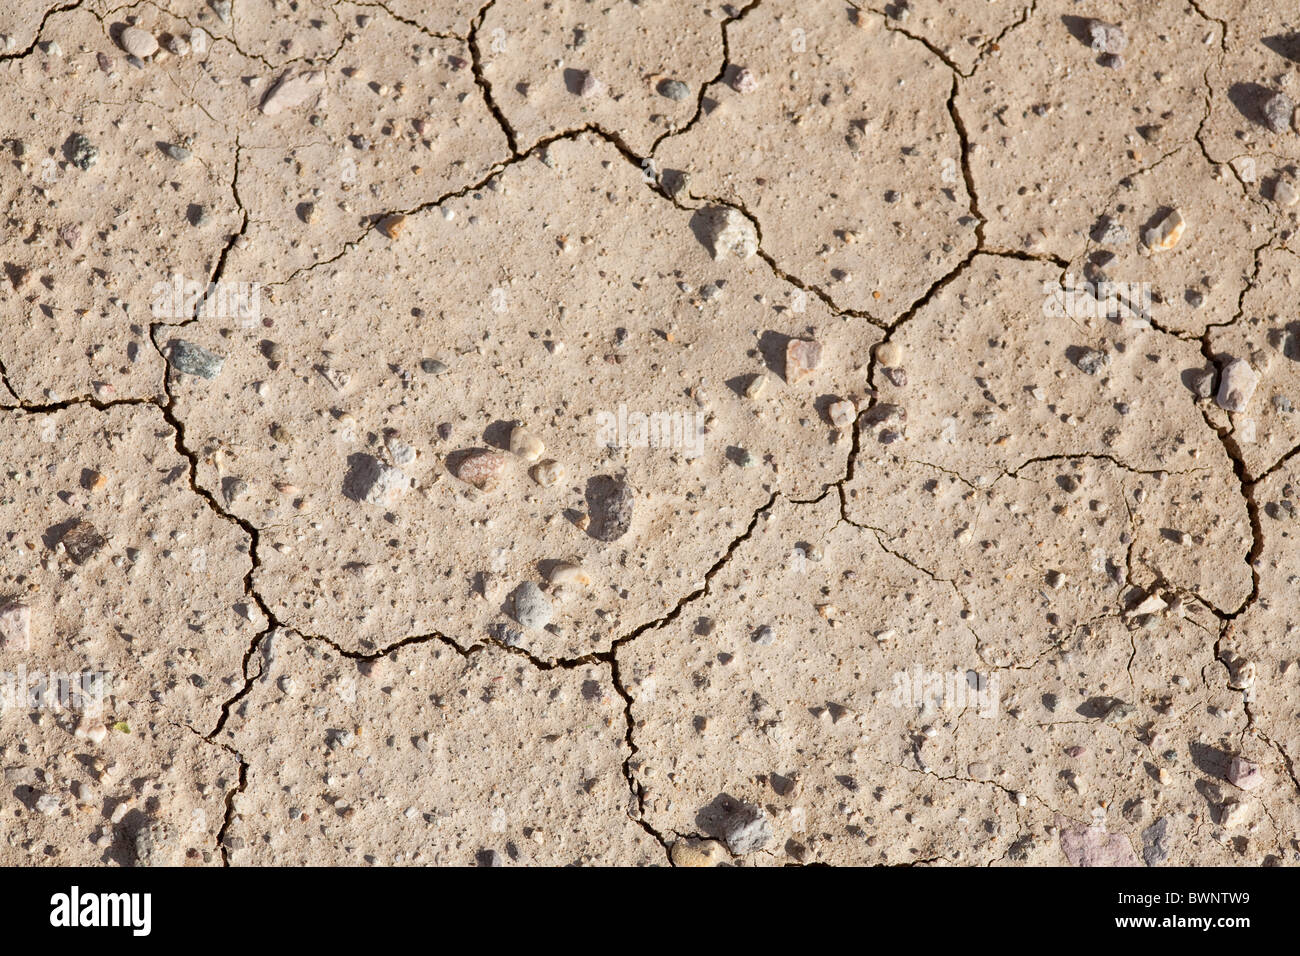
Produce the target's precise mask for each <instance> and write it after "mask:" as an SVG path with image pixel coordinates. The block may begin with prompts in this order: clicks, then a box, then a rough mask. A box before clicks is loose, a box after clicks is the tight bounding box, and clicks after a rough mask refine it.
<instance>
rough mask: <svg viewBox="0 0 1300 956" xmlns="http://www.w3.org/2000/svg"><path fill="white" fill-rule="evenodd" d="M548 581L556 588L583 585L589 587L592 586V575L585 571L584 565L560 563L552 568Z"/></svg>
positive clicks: (567, 562)
mask: <svg viewBox="0 0 1300 956" xmlns="http://www.w3.org/2000/svg"><path fill="white" fill-rule="evenodd" d="M548 580H549V581H550V582H551V585H552V586H554V587H572V586H576V585H581V586H582V587H589V586H590V585H591V575H589V574H588V573H587V572H586V571H585V570H583V567H582V565H580V564H573V563H571V562H569V561H558V562H556V564H555V566H554V567H553V568H551V573H550V575H549V576H548Z"/></svg>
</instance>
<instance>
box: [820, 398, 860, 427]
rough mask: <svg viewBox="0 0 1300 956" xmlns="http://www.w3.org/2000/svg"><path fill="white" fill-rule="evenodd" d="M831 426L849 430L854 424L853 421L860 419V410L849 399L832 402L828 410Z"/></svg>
mask: <svg viewBox="0 0 1300 956" xmlns="http://www.w3.org/2000/svg"><path fill="white" fill-rule="evenodd" d="M827 414H828V415H829V417H830V420H831V424H832V425H834V426H835V427H836V428H847V427H848V426H849V425H852V424H853V420H854V419H855V418H857V417H858V408H857V406H856V405H854V404H853V403H852V402H851V401H848V400H847V399H845V400H842V401H838V402H831V404H830V407H829V408H828V409H827Z"/></svg>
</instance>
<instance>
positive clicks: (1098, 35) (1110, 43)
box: [1088, 20, 1128, 54]
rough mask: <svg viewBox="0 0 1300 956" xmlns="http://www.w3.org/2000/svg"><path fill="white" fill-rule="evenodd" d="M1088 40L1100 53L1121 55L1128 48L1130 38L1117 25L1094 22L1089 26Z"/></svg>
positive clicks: (1100, 21)
mask: <svg viewBox="0 0 1300 956" xmlns="http://www.w3.org/2000/svg"><path fill="white" fill-rule="evenodd" d="M1088 39H1089V40H1090V41H1091V43H1092V48H1093V49H1094V50H1096V51H1097V52H1098V53H1110V54H1119V53H1123V52H1124V50H1125V48H1127V47H1128V37H1127V36H1126V35H1125V33H1124V30H1123V28H1122V27H1120V26H1119V25H1117V24H1114V23H1106V22H1104V21H1102V20H1092V21H1091V22H1089V24H1088Z"/></svg>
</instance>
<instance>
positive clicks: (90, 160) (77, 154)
mask: <svg viewBox="0 0 1300 956" xmlns="http://www.w3.org/2000/svg"><path fill="white" fill-rule="evenodd" d="M68 145H69V148H70V150H71V156H72V165H73V166H76V167H77V168H78V169H82V170H86V169H89V168H90V167H91V166H94V165H95V164H96V163H97V162H99V150H98V149H97V148H96V147H95V146H94V145H93V144H91V142H90V140H88V139H86V137H85V136H84V135H82V134H81V133H77V134H76V135H75V136H73V137H72V142H71V143H69V144H68Z"/></svg>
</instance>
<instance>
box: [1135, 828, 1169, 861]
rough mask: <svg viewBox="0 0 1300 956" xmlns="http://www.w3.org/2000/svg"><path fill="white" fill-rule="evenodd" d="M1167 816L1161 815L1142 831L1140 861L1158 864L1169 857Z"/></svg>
mask: <svg viewBox="0 0 1300 956" xmlns="http://www.w3.org/2000/svg"><path fill="white" fill-rule="evenodd" d="M1168 831H1169V818H1168V817H1161V818H1160V819H1159V820H1157V821H1156V822H1155V823H1153V824H1151V826H1149V827H1147V828H1146V829H1145V830H1143V831H1142V861H1143V862H1144V863H1146V865H1147V866H1159V865H1160V864H1161V863H1163V862H1165V860H1167V859H1169V832H1168Z"/></svg>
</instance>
